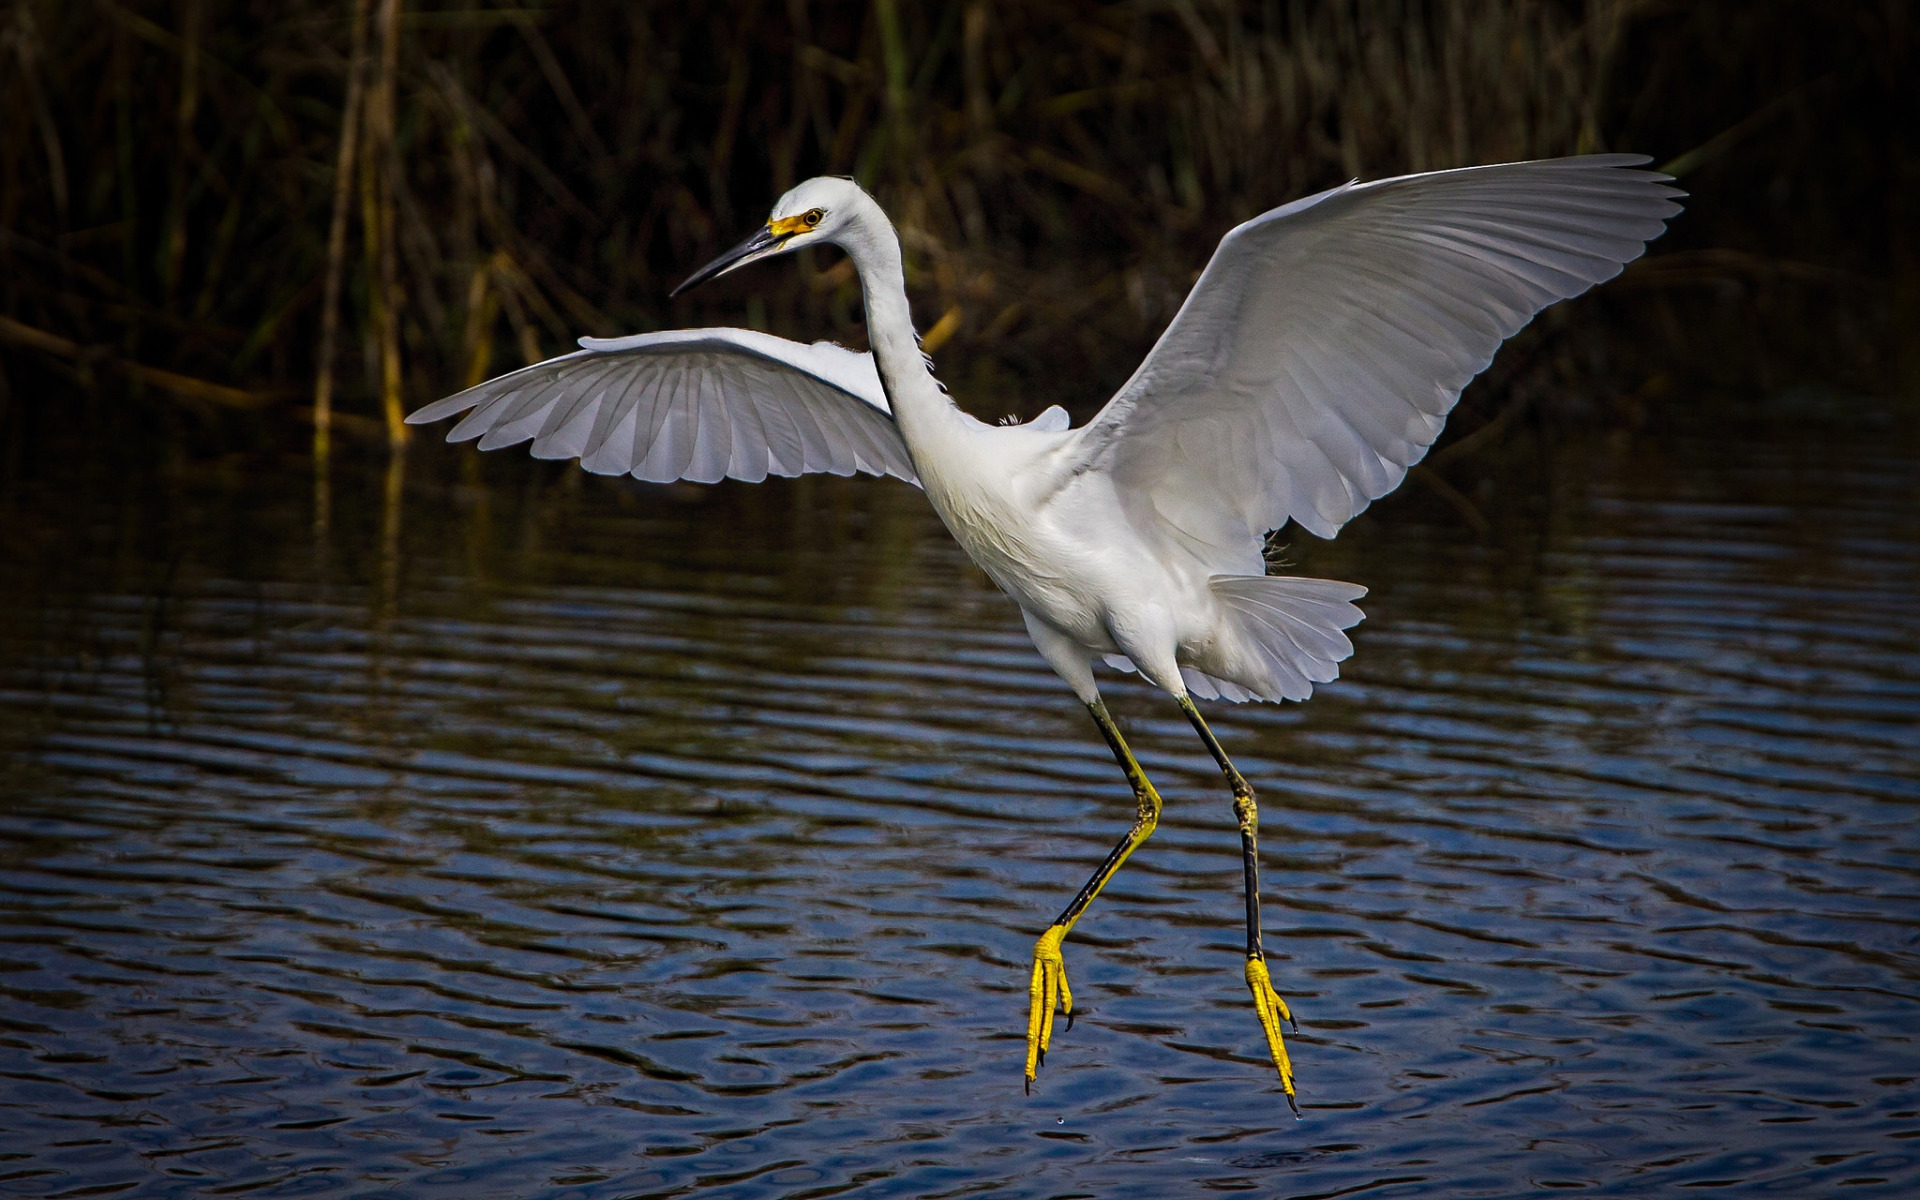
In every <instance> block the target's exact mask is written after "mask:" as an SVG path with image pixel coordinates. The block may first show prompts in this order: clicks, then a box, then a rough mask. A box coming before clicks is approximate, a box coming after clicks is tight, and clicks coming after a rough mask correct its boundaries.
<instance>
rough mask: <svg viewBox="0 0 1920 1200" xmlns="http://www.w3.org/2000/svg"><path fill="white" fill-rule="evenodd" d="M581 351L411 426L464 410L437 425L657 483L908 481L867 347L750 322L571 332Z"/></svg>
mask: <svg viewBox="0 0 1920 1200" xmlns="http://www.w3.org/2000/svg"><path fill="white" fill-rule="evenodd" d="M580 345H581V346H582V347H583V349H580V350H576V351H575V352H573V353H572V354H563V355H561V356H560V357H558V358H550V359H548V360H547V361H545V362H542V363H535V364H534V365H533V366H530V367H525V368H522V369H521V370H518V371H513V372H510V373H508V374H506V375H502V376H500V377H499V378H497V379H491V380H488V381H487V382H486V383H483V384H481V385H479V386H478V387H473V388H468V389H467V390H466V391H464V392H461V393H459V394H458V395H454V396H448V397H447V398H446V399H444V400H437V401H435V402H434V403H432V404H429V405H427V406H426V407H425V408H423V409H421V410H420V411H419V412H416V413H414V414H413V415H412V416H410V417H408V418H407V422H408V424H412V425H419V424H423V423H425V422H428V421H437V420H439V419H441V418H442V417H450V416H453V415H455V414H456V413H463V412H467V410H469V409H471V410H473V411H472V412H470V413H468V414H467V417H466V419H465V420H463V421H461V422H460V423H459V424H458V425H455V426H454V427H453V430H452V431H451V432H450V433H448V434H447V440H448V441H450V442H460V441H467V440H469V439H471V438H479V439H480V448H481V449H482V450H496V449H498V448H500V447H501V446H512V445H515V444H517V443H520V442H524V441H527V440H529V439H532V441H533V456H534V457H535V458H578V459H579V460H580V465H581V466H583V467H585V468H586V469H587V470H589V471H592V472H594V473H595V474H599V475H632V476H633V477H634V478H636V479H647V480H652V481H653V482H656V483H666V482H669V481H671V480H675V479H688V480H693V481H695V482H698V483H713V482H715V481H717V480H720V479H723V478H731V479H744V480H748V481H751V482H758V481H759V480H762V479H765V478H766V477H767V476H769V475H801V474H805V473H808V472H813V471H825V472H828V473H830V474H834V475H851V474H853V473H854V472H855V471H866V472H868V473H869V474H873V475H894V476H897V477H899V478H901V479H904V480H906V481H907V482H908V483H912V484H916V485H917V484H918V483H919V478H918V477H917V476H916V475H915V473H914V469H913V460H912V458H911V457H909V455H908V454H907V445H906V443H905V442H904V441H902V440H901V437H900V429H899V427H898V426H896V425H895V424H894V423H893V414H892V411H891V410H890V409H889V407H888V405H887V395H886V392H885V390H884V389H883V388H882V387H881V386H880V376H879V373H878V372H877V371H875V369H874V365H873V356H872V355H871V354H857V353H855V352H853V351H851V350H848V349H846V348H845V347H842V346H836V345H834V344H833V343H831V342H815V343H813V344H812V345H811V346H808V345H802V344H801V343H799V342H792V341H788V340H787V339H786V338H779V337H774V336H773V335H771V334H766V333H757V332H755V331H753V330H751V329H676V330H668V331H666V332H662V333H643V334H639V335H637V336H634V337H625V338H581V339H580Z"/></svg>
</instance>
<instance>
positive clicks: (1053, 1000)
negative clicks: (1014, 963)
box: [1026, 925, 1073, 1092]
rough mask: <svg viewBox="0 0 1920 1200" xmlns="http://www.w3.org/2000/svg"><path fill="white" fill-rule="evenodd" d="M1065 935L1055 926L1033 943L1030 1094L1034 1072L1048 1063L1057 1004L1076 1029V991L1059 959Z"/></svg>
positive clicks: (1029, 1010) (1029, 1001)
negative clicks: (1074, 1014) (1074, 1013)
mask: <svg viewBox="0 0 1920 1200" xmlns="http://www.w3.org/2000/svg"><path fill="white" fill-rule="evenodd" d="M1066 936H1067V929H1066V926H1064V925H1053V926H1050V927H1048V929H1047V931H1046V932H1045V933H1043V934H1041V935H1040V940H1039V941H1037V942H1035V943H1034V944H1033V983H1032V984H1031V985H1030V986H1029V987H1028V988H1027V1082H1026V1088H1027V1091H1028V1092H1032V1091H1033V1079H1034V1073H1035V1072H1036V1071H1038V1070H1039V1068H1040V1066H1041V1064H1043V1063H1045V1062H1046V1061H1047V1044H1048V1043H1049V1042H1051V1041H1052V1040H1053V1011H1054V1007H1055V1006H1056V1005H1058V1006H1059V1009H1060V1011H1061V1012H1063V1013H1066V1014H1067V1028H1068V1029H1072V1028H1073V992H1072V990H1071V989H1070V988H1068V987H1067V964H1066V960H1065V959H1063V958H1061V957H1060V941H1061V939H1062V938H1064V937H1066Z"/></svg>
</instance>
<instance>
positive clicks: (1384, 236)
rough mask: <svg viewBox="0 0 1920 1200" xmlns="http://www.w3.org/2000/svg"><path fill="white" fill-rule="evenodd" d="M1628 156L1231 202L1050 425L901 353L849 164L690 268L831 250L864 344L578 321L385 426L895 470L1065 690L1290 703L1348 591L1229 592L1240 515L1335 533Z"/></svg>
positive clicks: (1403, 468)
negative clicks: (1179, 275)
mask: <svg viewBox="0 0 1920 1200" xmlns="http://www.w3.org/2000/svg"><path fill="white" fill-rule="evenodd" d="M1644 161H1645V160H1644V159H1641V158H1638V157H1635V156H1631V155H1592V156H1587V157H1582V158H1570V159H1557V160H1549V161H1544V162H1530V163H1510V164H1505V165H1501V166H1490V167H1474V168H1468V169H1466V170H1459V171H1439V172H1434V173H1431V174H1425V175H1408V176H1402V177H1400V178H1397V179H1388V180H1382V181H1379V182H1376V183H1366V184H1346V185H1344V186H1341V187H1337V188H1333V189H1331V190H1329V191H1325V192H1321V193H1320V194H1318V195H1315V196H1309V197H1307V198H1305V199H1302V200H1296V201H1294V202H1293V203H1292V204H1288V205H1286V206H1284V207H1282V208H1277V209H1274V210H1273V211H1272V212H1269V213H1266V214H1264V215H1262V216H1259V217H1256V218H1254V219H1253V220H1251V221H1248V222H1246V223H1245V224H1243V225H1241V226H1239V227H1237V228H1235V229H1234V230H1232V231H1231V232H1229V233H1228V234H1227V236H1226V237H1225V238H1224V239H1222V241H1221V243H1220V247H1219V249H1218V250H1217V251H1216V252H1215V254H1214V256H1213V259H1212V261H1211V262H1209V263H1208V264H1207V268H1206V270H1205V272H1204V273H1202V275H1201V277H1200V281H1199V282H1198V283H1197V284H1196V285H1195V286H1194V289H1193V292H1192V294H1190V295H1189V296H1188V297H1187V300H1186V303H1185V304H1183V305H1182V306H1181V308H1180V311H1179V313H1178V315H1176V316H1175V317H1174V319H1173V322H1172V324H1170V325H1169V326H1168V327H1167V330H1166V332H1165V333H1164V334H1163V335H1162V336H1161V338H1160V341H1159V342H1158V343H1157V344H1156V345H1155V346H1154V348H1153V350H1152V352H1151V353H1149V354H1148V356H1147V358H1146V360H1145V361H1144V362H1142V363H1141V364H1140V367H1139V369H1138V370H1136V371H1135V372H1134V374H1133V377H1132V378H1131V379H1129V380H1128V381H1127V383H1126V385H1125V386H1124V387H1122V388H1121V389H1120V391H1119V392H1118V394H1116V395H1115V396H1114V398H1113V399H1112V400H1111V401H1110V402H1109V403H1108V404H1107V406H1106V407H1105V408H1104V409H1103V410H1101V412H1100V413H1099V414H1098V415H1097V416H1096V417H1095V418H1094V419H1093V420H1092V421H1091V422H1090V423H1089V424H1087V425H1086V426H1084V427H1083V428H1080V429H1077V430H1070V429H1068V428H1067V427H1066V425H1067V421H1066V414H1065V413H1064V411H1062V410H1060V409H1058V408H1052V409H1049V410H1048V411H1047V412H1046V413H1045V414H1043V416H1042V417H1041V418H1040V419H1038V420H1035V421H1032V422H1029V423H1028V424H1026V425H1018V426H1012V427H1007V426H994V425H988V424H984V423H981V422H978V421H975V420H973V419H972V418H970V417H967V416H966V415H964V414H963V413H961V412H960V411H959V410H958V409H957V408H955V407H954V406H953V405H952V404H951V402H949V401H948V400H947V398H946V396H945V393H944V392H943V391H942V390H941V389H939V388H938V387H937V386H935V385H934V383H933V381H932V378H931V374H930V371H929V368H928V366H927V365H926V363H925V362H924V360H923V359H922V357H921V355H920V354H919V352H918V350H917V347H916V346H915V344H914V337H913V333H912V325H911V319H910V316H909V314H908V311H907V301H906V294H905V286H904V277H903V274H902V272H901V271H900V265H899V264H900V254H899V246H898V242H897V240H896V239H895V237H894V235H893V230H892V227H891V226H890V225H889V224H888V223H887V221H886V218H885V216H884V214H882V213H881V212H880V210H879V208H878V206H877V205H875V204H874V203H873V201H872V199H871V198H870V197H868V196H867V195H866V193H865V192H863V191H861V190H860V189H859V187H857V186H856V185H854V184H853V183H851V182H849V181H846V180H840V179H815V180H810V181H808V182H807V183H804V184H802V185H800V186H799V187H797V188H795V189H794V190H793V191H792V192H790V193H788V195H787V196H785V197H783V198H782V200H781V202H780V204H779V205H777V206H776V207H775V209H774V218H773V220H774V221H776V222H777V221H780V220H782V219H783V218H784V219H786V220H788V221H789V222H791V221H792V220H793V219H794V218H795V217H796V216H797V215H798V214H801V213H804V212H807V211H819V212H821V213H822V214H823V215H822V217H821V219H820V222H819V224H818V225H817V226H814V227H810V228H806V229H799V230H796V231H795V232H793V233H791V234H789V235H787V236H784V237H780V238H775V237H773V236H772V235H771V234H769V233H768V231H767V230H763V231H761V233H760V234H756V239H759V240H758V241H757V242H756V241H755V239H749V242H748V244H745V245H743V247H742V248H741V249H740V250H739V251H737V252H735V254H733V255H732V256H730V257H728V258H724V259H722V260H720V261H719V262H718V263H716V264H715V267H714V268H713V269H711V271H710V272H709V273H708V274H709V275H710V274H718V273H721V272H723V271H726V270H731V269H732V268H733V267H735V266H738V265H740V264H741V263H744V262H747V261H751V260H753V259H757V258H761V257H765V256H767V255H769V254H773V253H779V252H781V251H784V250H788V249H791V248H793V247H794V246H795V245H798V244H802V243H807V242H814V241H830V242H837V243H838V244H840V245H842V246H844V247H845V248H846V249H847V251H848V252H849V253H850V254H852V256H853V259H854V265H855V267H856V268H857V269H858V271H859V274H860V279H861V283H862V286H863V287H864V289H865V292H866V299H867V306H868V315H869V328H870V332H871V334H872V338H873V342H874V352H873V353H868V354H856V353H854V352H853V351H850V350H846V349H843V348H841V347H839V346H836V345H833V344H831V343H827V342H815V343H813V344H812V345H804V344H801V343H798V342H793V341H789V340H787V339H785V338H779V337H774V336H772V335H769V334H764V333H756V332H754V331H751V330H745V329H697V330H674V331H668V332H662V333H652V334H641V335H638V336H636V337H627V338H610V339H597V338H583V339H581V343H580V344H581V346H582V347H583V349H581V350H579V351H577V352H575V353H573V354H568V355H564V356H562V357H560V358H555V359H551V360H549V361H547V362H544V363H539V364H537V365H535V366H531V367H527V368H525V369H523V370H520V371H515V372H513V373H511V374H508V375H503V376H501V377H500V378H498V379H494V380H491V381H489V382H487V383H484V384H481V385H480V386H479V387H476V388H472V389H470V390H468V391H465V392H462V393H460V394H459V395H456V396H450V397H448V398H447V399H445V400H441V401H439V402H437V403H435V404H431V405H428V406H427V407H426V408H423V409H421V410H420V411H419V412H417V413H415V414H413V416H412V417H410V418H409V420H411V421H413V422H416V423H418V422H424V421H432V420H437V419H439V418H441V417H445V416H450V415H453V414H455V413H459V412H463V411H466V410H469V409H471V410H472V411H471V412H469V413H468V415H467V416H466V418H465V419H464V420H462V421H461V422H460V423H459V424H458V425H456V426H455V427H454V429H453V432H452V433H451V434H450V435H449V437H450V438H451V439H452V440H456V441H458V440H464V439H468V438H476V437H477V438H479V439H480V448H481V449H483V450H492V449H496V448H499V447H501V446H510V445H514V444H516V443H519V442H524V441H529V440H531V441H532V442H533V447H532V451H533V454H534V455H535V456H536V457H540V458H578V459H579V460H580V463H581V465H582V466H583V467H585V468H586V469H587V470H589V471H593V472H596V473H599V474H631V475H633V476H634V477H635V478H638V479H647V480H653V481H656V482H665V481H668V480H674V479H689V480H695V481H698V482H703V483H707V482H713V481H715V480H718V479H722V478H733V479H744V480H750V481H751V480H759V479H763V478H765V477H766V476H768V475H797V474H801V473H803V472H808V471H826V472H831V473H834V474H840V475H846V474H851V473H853V472H855V471H865V472H868V473H871V474H875V475H893V476H896V477H898V478H900V479H903V480H906V481H908V482H910V483H919V484H922V485H923V486H927V487H928V490H929V498H930V499H931V500H932V501H933V503H934V506H935V508H936V509H938V510H939V511H940V515H941V516H942V517H943V518H946V520H947V523H948V526H949V527H950V528H951V529H952V530H953V531H954V533H955V535H956V536H957V537H958V538H959V540H960V542H961V544H962V545H963V546H965V547H966V548H967V550H968V551H969V552H970V553H972V554H973V557H974V558H975V560H976V561H978V562H979V563H980V565H981V566H982V567H984V568H985V569H986V570H987V572H988V573H989V574H990V575H992V576H993V577H994V579H995V580H996V581H997V582H999V583H1000V584H1001V586H1002V587H1005V588H1006V589H1007V591H1008V592H1009V593H1010V594H1012V596H1013V597H1014V599H1015V600H1016V601H1017V602H1019V603H1020V605H1021V607H1022V609H1023V610H1025V613H1026V616H1027V621H1028V626H1029V628H1030V629H1034V630H1035V641H1036V643H1037V644H1039V646H1040V649H1041V652H1042V653H1043V654H1045V655H1046V657H1047V659H1048V661H1049V662H1050V663H1052V664H1053V666H1054V667H1055V669H1056V670H1058V671H1060V673H1061V674H1062V675H1063V676H1064V677H1065V678H1066V679H1067V681H1068V682H1069V683H1070V684H1072V685H1073V687H1074V690H1075V691H1076V692H1078V693H1079V694H1080V695H1081V697H1082V698H1083V699H1091V698H1092V697H1093V695H1094V694H1096V693H1095V689H1094V686H1093V682H1092V676H1091V672H1090V670H1089V669H1088V663H1089V661H1090V660H1091V659H1092V658H1093V657H1096V656H1100V657H1104V658H1106V659H1107V660H1108V661H1109V662H1111V663H1113V664H1114V665H1116V666H1122V667H1124V668H1127V669H1141V670H1143V672H1144V673H1145V674H1146V676H1147V678H1148V679H1150V680H1152V681H1153V682H1154V683H1156V684H1158V685H1159V686H1161V687H1163V688H1166V689H1167V690H1168V691H1171V692H1174V693H1175V694H1179V693H1181V692H1183V691H1186V690H1192V691H1194V692H1196V693H1197V694H1199V695H1201V696H1202V697H1206V698H1212V697H1214V696H1221V697H1225V698H1227V699H1233V700H1241V699H1247V698H1249V697H1258V698H1264V699H1281V698H1286V699H1305V698H1306V696H1307V695H1308V694H1309V693H1310V692H1311V690H1312V685H1313V684H1315V683H1322V682H1325V681H1327V680H1329V679H1332V678H1333V677H1334V675H1335V674H1336V672H1337V668H1336V665H1335V664H1337V663H1338V662H1339V661H1340V660H1342V659H1344V658H1345V657H1346V656H1347V654H1348V653H1349V652H1350V651H1351V645H1350V644H1349V643H1348V641H1347V639H1346V635H1345V634H1344V633H1343V632H1341V631H1342V630H1344V629H1345V628H1347V627H1348V626H1350V625H1352V624H1353V623H1355V622H1356V621H1358V620H1359V618H1360V613H1359V610H1358V609H1356V608H1354V607H1352V603H1351V602H1352V601H1353V600H1355V599H1357V598H1359V596H1361V595H1362V594H1364V593H1363V590H1362V589H1359V588H1357V587H1353V586H1352V585H1319V586H1309V585H1306V584H1303V583H1290V584H1282V583H1278V582H1268V583H1249V582H1247V580H1249V579H1254V580H1257V579H1259V578H1261V577H1262V576H1263V575H1264V568H1263V563H1262V559H1261V546H1262V544H1263V541H1264V537H1265V535H1266V533H1267V532H1268V531H1269V530H1271V529H1276V528H1278V527H1280V526H1282V525H1284V524H1286V523H1287V522H1288V521H1289V520H1291V521H1293V522H1294V523H1295V524H1298V525H1299V526H1300V527H1301V528H1303V529H1306V530H1308V531H1309V532H1311V533H1314V534H1317V535H1319V536H1321V537H1332V536H1333V535H1334V534H1335V533H1336V532H1338V530H1339V528H1340V526H1341V525H1343V524H1345V523H1346V522H1347V521H1349V520H1351V519H1352V518H1353V517H1354V516H1355V515H1356V514H1357V513H1359V512H1360V511H1361V510H1362V509H1364V508H1365V507H1366V506H1367V505H1368V504H1369V503H1370V502H1372V501H1373V500H1375V499H1378V498H1379V497H1380V496H1382V495H1385V494H1386V493H1387V492H1389V491H1391V490H1393V488H1394V487H1396V486H1397V485H1398V484H1399V483H1400V481H1401V480H1402V479H1403V478H1405V476H1406V472H1407V468H1408V467H1410V466H1411V465H1413V464H1414V463H1416V462H1418V461H1419V460H1420V458H1421V456H1423V455H1424V454H1425V453H1426V451H1427V448H1428V447H1429V446H1431V445H1432V444H1433V441H1434V439H1435V438H1436V437H1438V436H1439V434H1440V430H1441V427H1442V425H1443V424H1444V422H1445V420H1446V415H1447V413H1448V411H1450V410H1451V409H1452V407H1453V405H1454V403H1455V402H1456V401H1457V400H1458V398H1459V395H1460V390H1461V388H1463V387H1464V386H1465V385H1466V383H1467V381H1468V380H1470V379H1472V378H1473V376H1474V375H1476V374H1478V373H1479V372H1480V371H1481V370H1483V369H1484V368H1485V367H1486V365H1487V363H1488V362H1490V361H1491V360H1492V357H1493V354H1494V352H1495V350H1496V349H1498V347H1499V344H1500V342H1501V341H1502V340H1504V339H1505V338H1507V337H1509V336H1511V335H1512V334H1513V333H1514V332H1515V331H1516V330H1518V329H1519V328H1520V327H1521V326H1522V325H1525V324H1526V323H1527V321H1528V320H1530V319H1531V318H1532V317H1533V315H1534V314H1535V313H1537V312H1538V311H1539V310H1540V309H1542V308H1544V307H1546V306H1547V305H1548V304H1551V303H1553V302H1554V301H1555V300H1560V299H1564V298H1566V297H1568V296H1573V295H1577V294H1578V293H1580V292H1582V291H1585V290H1586V289H1587V288H1589V287H1591V286H1593V285H1594V284H1595V283H1598V282H1601V281H1602V280H1605V279H1608V278H1610V277H1612V276H1613V275H1615V274H1618V273H1619V271H1620V268H1621V265H1622V264H1623V263H1625V262H1627V261H1629V260H1631V259H1633V258H1635V257H1637V256H1638V255H1639V254H1640V252H1641V250H1642V248H1643V247H1644V245H1645V243H1646V242H1647V241H1648V240H1649V239H1651V238H1653V237H1655V236H1657V235H1658V234H1659V233H1660V232H1661V230H1662V229H1663V228H1664V222H1665V220H1666V219H1667V218H1669V217H1671V216H1672V215H1673V214H1674V213H1676V212H1678V211H1679V206H1678V205H1677V204H1676V203H1675V202H1674V201H1675V198H1676V197H1678V196H1679V195H1680V194H1681V193H1679V192H1677V191H1676V190H1674V189H1673V188H1670V187H1666V186H1664V182H1665V177H1664V176H1660V175H1657V174H1655V173H1653V172H1650V171H1645V170H1639V169H1636V168H1637V167H1638V166H1639V165H1640V164H1641V163H1642V162H1644ZM770 228H771V223H770V225H769V229H770ZM703 277H706V276H703ZM876 356H877V357H876ZM930 456H931V457H932V458H934V459H935V460H937V461H934V462H931V463H930V462H929V461H928V459H929V457H930ZM1216 579H1217V580H1218V582H1216Z"/></svg>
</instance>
